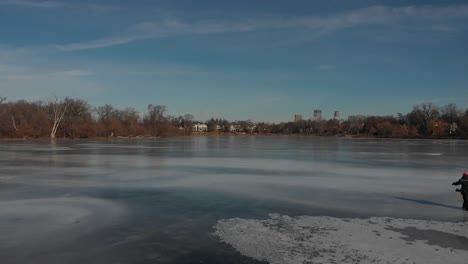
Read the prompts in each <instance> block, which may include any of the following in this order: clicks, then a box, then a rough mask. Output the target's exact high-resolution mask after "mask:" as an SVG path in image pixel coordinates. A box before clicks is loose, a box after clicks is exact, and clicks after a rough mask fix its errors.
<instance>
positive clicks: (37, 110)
mask: <svg viewBox="0 0 468 264" xmlns="http://www.w3.org/2000/svg"><path fill="white" fill-rule="evenodd" d="M147 109H148V111H147V112H146V113H139V112H138V111H137V110H136V109H134V108H131V107H129V108H125V109H118V108H115V107H114V106H112V105H109V104H106V105H102V106H98V107H92V106H91V105H89V104H88V103H87V102H86V101H84V100H81V99H72V98H65V99H64V100H58V99H57V98H54V99H52V100H50V101H47V102H44V101H34V102H30V101H25V100H19V101H14V102H11V101H7V100H6V98H3V97H0V138H51V139H55V138H90V137H137V136H153V137H164V136H176V135H189V134H190V133H191V129H189V127H188V126H191V122H192V121H193V117H192V116H191V115H185V116H177V117H174V116H170V115H168V114H167V109H166V107H165V106H163V105H149V106H148V108H147Z"/></svg>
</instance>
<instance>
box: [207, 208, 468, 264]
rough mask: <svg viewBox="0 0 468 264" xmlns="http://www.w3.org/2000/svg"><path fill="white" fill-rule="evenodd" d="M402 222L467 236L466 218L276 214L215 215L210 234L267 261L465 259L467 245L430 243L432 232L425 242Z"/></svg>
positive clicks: (459, 237)
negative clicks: (261, 216)
mask: <svg viewBox="0 0 468 264" xmlns="http://www.w3.org/2000/svg"><path fill="white" fill-rule="evenodd" d="M408 228H410V230H413V229H415V230H418V232H419V231H421V232H424V231H425V230H427V231H428V232H426V233H431V234H435V235H437V234H439V233H438V232H443V233H444V236H443V237H444V238H441V239H445V238H446V236H445V235H448V236H453V237H454V240H456V241H452V242H454V243H460V244H463V243H464V241H466V239H468V223H449V222H437V221H423V220H413V219H397V218H388V217H372V218H369V219H351V218H349V219H345V218H333V217H316V216H301V217H295V218H292V217H288V216H281V215H277V214H272V215H270V218H269V219H266V220H255V219H240V218H234V219H226V220H220V221H218V223H217V224H216V225H215V229H216V231H215V234H216V235H217V236H218V237H219V238H220V239H221V241H223V242H225V243H228V244H230V245H232V246H233V247H234V248H236V249H237V250H238V251H239V252H240V253H241V254H243V255H246V256H249V257H252V258H255V259H257V260H266V261H268V262H270V263H291V264H296V263H402V264H403V263H424V264H430V263H447V264H448V263H463V261H464V260H466V259H468V248H467V247H465V246H464V245H460V246H459V247H456V248H453V247H448V246H447V245H446V243H440V245H437V244H434V243H433V242H434V241H437V237H435V238H432V239H431V241H432V243H428V241H426V240H418V238H417V236H415V237H413V238H411V237H409V236H408V235H405V234H403V232H399V231H401V230H405V229H408ZM429 231H430V232H429ZM405 233H407V232H405ZM457 241H458V242H457ZM441 242H442V241H441ZM452 244H453V243H452ZM465 248H466V250H464V249H465Z"/></svg>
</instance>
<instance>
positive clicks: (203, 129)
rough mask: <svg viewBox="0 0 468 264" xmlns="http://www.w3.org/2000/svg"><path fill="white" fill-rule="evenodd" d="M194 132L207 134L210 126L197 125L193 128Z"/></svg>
mask: <svg viewBox="0 0 468 264" xmlns="http://www.w3.org/2000/svg"><path fill="white" fill-rule="evenodd" d="M192 131H193V132H207V131H208V126H207V125H206V124H202V123H197V124H195V125H193V126H192Z"/></svg>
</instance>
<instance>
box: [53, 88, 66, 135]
mask: <svg viewBox="0 0 468 264" xmlns="http://www.w3.org/2000/svg"><path fill="white" fill-rule="evenodd" d="M50 104H51V107H52V111H53V115H54V116H53V122H54V123H53V125H52V131H51V132H50V139H51V140H54V139H55V134H56V133H57V129H58V128H59V126H60V123H61V122H62V120H63V117H64V116H65V113H66V112H67V108H68V105H69V104H70V103H69V102H63V103H61V102H59V101H58V99H57V97H55V98H54V101H53V102H51V103H50Z"/></svg>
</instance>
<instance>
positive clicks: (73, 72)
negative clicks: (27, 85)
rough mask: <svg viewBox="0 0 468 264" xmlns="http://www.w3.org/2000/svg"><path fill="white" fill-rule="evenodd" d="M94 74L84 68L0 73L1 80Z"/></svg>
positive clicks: (73, 76)
mask: <svg viewBox="0 0 468 264" xmlns="http://www.w3.org/2000/svg"><path fill="white" fill-rule="evenodd" d="M0 73H1V72H0ZM88 75H92V72H89V71H83V70H68V71H56V72H46V73H22V74H8V75H5V76H1V75H0V80H6V81H32V80H36V81H37V80H69V79H74V78H79V77H83V76H88Z"/></svg>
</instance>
